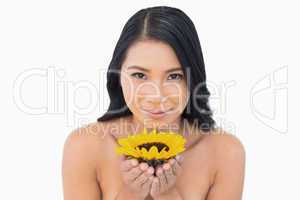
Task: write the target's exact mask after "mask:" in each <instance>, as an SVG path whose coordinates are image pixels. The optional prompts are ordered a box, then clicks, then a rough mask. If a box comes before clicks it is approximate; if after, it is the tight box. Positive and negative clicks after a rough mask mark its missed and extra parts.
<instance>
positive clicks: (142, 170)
mask: <svg viewBox="0 0 300 200" xmlns="http://www.w3.org/2000/svg"><path fill="white" fill-rule="evenodd" d="M107 79H108V82H107V89H108V93H109V95H110V101H111V102H110V106H109V109H108V111H107V112H106V113H105V114H104V115H103V116H102V117H100V118H99V119H98V120H97V122H94V123H91V124H89V125H88V126H86V127H82V128H79V129H77V130H74V131H73V132H72V133H71V134H70V135H69V137H68V138H67V140H66V142H65V146H64V156H63V167H62V174H63V186H64V198H65V200H87V199H89V200H99V199H107V200H110V199H115V200H121V199H132V200H134V199H136V200H140V199H184V200H193V199H197V200H199V199H207V200H219V199H222V200H239V199H241V198H242V191H243V182H244V169H245V151H244V148H243V145H242V143H241V142H240V141H239V139H238V138H236V137H235V136H233V135H231V134H229V133H225V132H224V131H222V130H221V129H219V128H216V126H215V121H214V120H213V119H212V112H211V109H210V107H209V105H208V98H209V95H210V93H209V91H208V89H207V86H206V74H205V66H204V61H203V56H202V51H201V46H200V42H199V39H198V35H197V32H196V29H195V27H194V24H193V22H192V21H191V20H190V18H189V17H188V16H187V15H186V14H185V13H184V12H182V11H181V10H179V9H177V8H172V7H167V6H157V7H150V8H147V9H142V10H140V11H138V12H137V13H136V14H134V15H133V16H132V17H131V18H130V19H129V20H128V22H127V23H126V24H125V27H124V28H123V30H122V33H121V36H120V38H119V40H118V42H117V45H116V47H115V50H114V53H113V57H112V60H111V63H110V65H109V70H108V73H107ZM144 128H146V129H147V130H149V131H150V130H153V129H154V128H155V129H157V130H159V131H174V132H178V133H179V134H182V135H183V136H184V137H185V139H186V144H185V147H186V150H185V151H184V152H182V153H181V155H179V156H178V157H176V158H175V159H170V160H168V162H166V163H164V164H163V165H160V166H157V167H156V168H155V169H154V168H153V167H152V166H148V165H147V163H143V162H141V163H138V161H137V160H135V159H126V158H125V157H124V156H119V155H117V154H116V153H115V148H116V146H117V142H116V140H117V139H118V138H121V137H126V136H128V135H129V134H134V133H139V132H141V131H142V130H143V129H144ZM183 158H184V159H183ZM154 174H156V175H154Z"/></svg>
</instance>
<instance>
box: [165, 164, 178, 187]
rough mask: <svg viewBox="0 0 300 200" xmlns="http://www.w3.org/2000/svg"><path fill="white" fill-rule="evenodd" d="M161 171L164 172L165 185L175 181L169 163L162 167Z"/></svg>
mask: <svg viewBox="0 0 300 200" xmlns="http://www.w3.org/2000/svg"><path fill="white" fill-rule="evenodd" d="M163 169H164V172H165V176H166V179H167V183H168V184H170V183H172V182H173V181H174V180H175V178H176V176H175V174H174V173H173V169H172V167H171V165H170V164H169V163H166V164H164V165H163Z"/></svg>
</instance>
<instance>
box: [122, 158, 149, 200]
mask: <svg viewBox="0 0 300 200" xmlns="http://www.w3.org/2000/svg"><path fill="white" fill-rule="evenodd" d="M121 173H122V178H123V181H124V183H125V184H124V185H125V187H126V189H127V190H128V191H129V193H132V194H134V197H136V198H137V199H144V198H146V197H147V195H148V194H149V192H150V188H151V183H152V180H153V178H154V176H153V173H154V169H153V167H149V166H148V164H147V163H145V162H144V163H138V161H137V160H136V159H124V156H123V160H122V162H121Z"/></svg>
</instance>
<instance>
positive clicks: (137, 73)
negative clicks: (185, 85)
mask: <svg viewBox="0 0 300 200" xmlns="http://www.w3.org/2000/svg"><path fill="white" fill-rule="evenodd" d="M136 75H143V76H145V75H144V74H143V73H140V72H136V73H133V74H131V76H133V77H135V78H138V79H140V78H139V77H138V76H136ZM172 75H177V76H179V77H180V80H182V79H183V75H182V74H170V76H172ZM142 79H143V78H142ZM168 80H170V79H168ZM171 80H174V79H171ZM175 80H176V79H175Z"/></svg>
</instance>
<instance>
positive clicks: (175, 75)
mask: <svg viewBox="0 0 300 200" xmlns="http://www.w3.org/2000/svg"><path fill="white" fill-rule="evenodd" d="M169 77H171V79H169ZM169 77H168V80H174V79H175V80H182V79H183V75H182V74H170V76H169Z"/></svg>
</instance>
